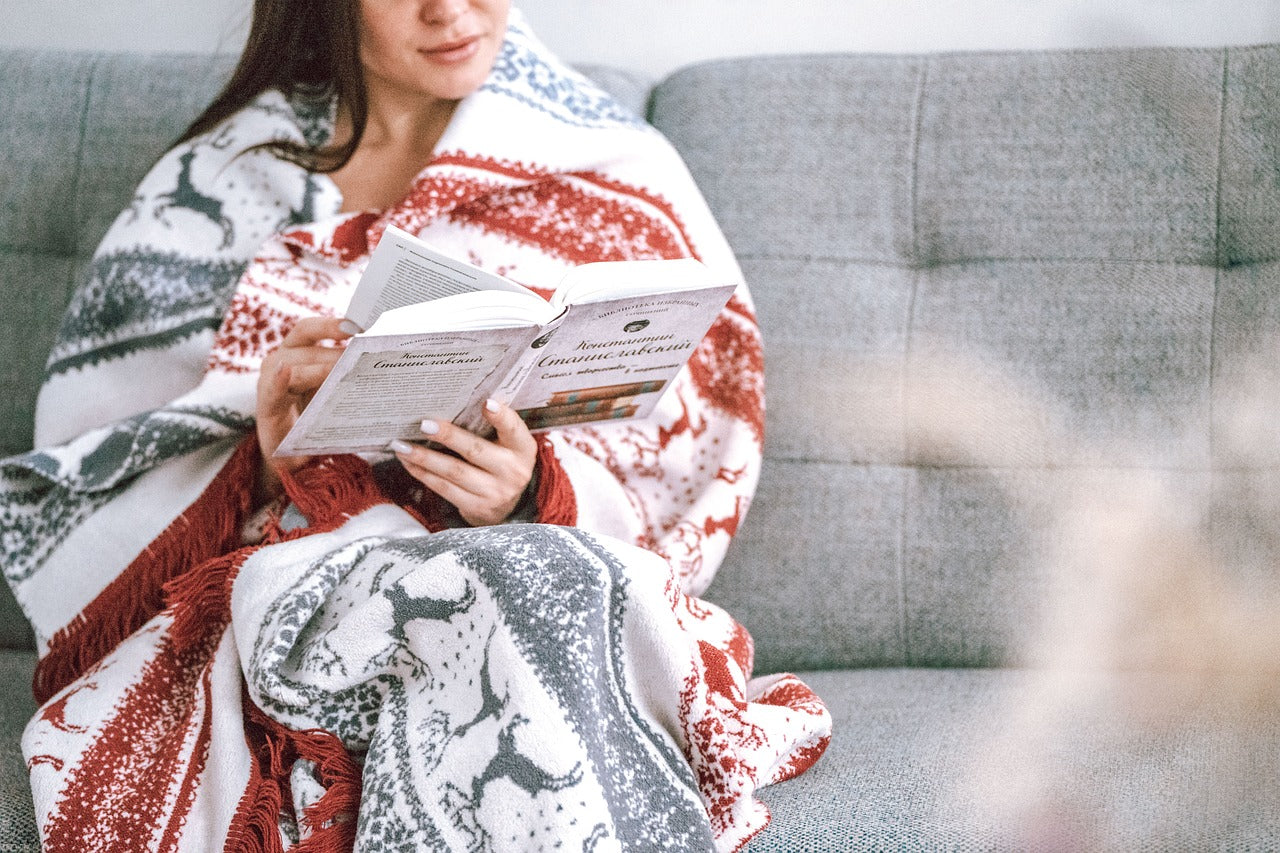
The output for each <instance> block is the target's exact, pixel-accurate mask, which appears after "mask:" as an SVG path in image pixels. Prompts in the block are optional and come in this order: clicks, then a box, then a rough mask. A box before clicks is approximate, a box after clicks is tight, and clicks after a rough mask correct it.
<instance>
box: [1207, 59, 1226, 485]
mask: <svg viewBox="0 0 1280 853" xmlns="http://www.w3.org/2000/svg"><path fill="white" fill-rule="evenodd" d="M1230 73H1231V51H1230V50H1228V49H1226V48H1223V50H1222V94H1221V101H1220V102H1219V104H1218V175H1217V182H1216V189H1217V198H1216V199H1215V200H1214V223H1213V239H1214V246H1213V254H1214V258H1215V259H1216V261H1217V263H1216V264H1215V265H1214V270H1213V305H1212V307H1211V308H1210V309H1209V464H1210V465H1211V466H1212V465H1213V463H1214V462H1216V461H1217V459H1218V429H1217V407H1216V406H1215V405H1214V400H1215V399H1216V397H1217V394H1216V387H1217V377H1216V376H1215V372H1216V370H1217V367H1218V365H1217V358H1216V356H1215V354H1216V353H1217V350H1218V300H1219V298H1220V293H1219V291H1220V288H1221V286H1222V267H1223V264H1224V263H1226V258H1225V257H1224V256H1223V254H1224V252H1223V245H1222V179H1223V172H1224V168H1223V163H1224V161H1225V160H1226V156H1225V148H1226V138H1227V91H1228V86H1227V84H1228V81H1229V79H1230ZM1211 488H1212V487H1211Z"/></svg>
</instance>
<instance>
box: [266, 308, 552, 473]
mask: <svg viewBox="0 0 1280 853" xmlns="http://www.w3.org/2000/svg"><path fill="white" fill-rule="evenodd" d="M533 335H534V330H532V329H530V328H528V327H525V328H517V329H491V330H486V331H483V332H473V333H465V334H459V333H453V332H445V333H438V334H432V335H419V336H398V337H397V336H375V337H365V336H360V335H357V336H356V337H354V338H352V339H351V342H350V344H348V346H347V349H346V351H345V352H344V353H343V354H342V357H341V358H340V359H339V360H338V363H337V365H335V366H334V369H333V371H332V372H331V373H330V374H329V377H328V378H327V379H326V380H325V382H324V384H323V385H321V387H320V390H319V391H317V392H316V395H315V397H314V398H313V399H312V400H311V402H310V403H309V404H308V405H307V407H306V409H304V410H303V412H302V414H301V416H300V417H299V418H298V421H297V423H295V424H294V426H293V429H292V430H290V431H289V434H288V435H287V436H286V437H285V440H284V441H283V442H282V443H281V445H280V448H279V450H277V451H276V452H277V455H280V456H299V455H302V456H305V455H315V454H322V453H355V452H367V451H378V450H384V449H385V448H386V446H387V443H388V442H390V441H391V440H392V439H396V438H399V439H403V440H405V441H421V440H422V439H423V435H422V432H421V430H420V429H419V424H420V423H421V422H422V419H423V418H427V417H430V418H436V419H440V420H447V421H454V422H458V423H459V424H460V425H462V426H464V427H466V428H468V429H473V430H474V429H478V428H483V426H484V422H483V420H481V419H480V417H479V410H480V407H481V406H482V405H483V403H484V400H485V399H486V398H487V397H488V396H490V394H491V393H492V390H493V388H494V387H495V386H496V385H497V384H498V383H499V382H500V381H501V379H502V378H503V377H504V376H505V375H506V374H507V372H508V371H509V370H510V369H511V367H512V365H513V364H514V362H515V360H516V359H517V358H518V357H519V356H520V354H521V353H522V352H523V351H524V350H525V349H526V348H527V346H528V344H529V341H530V339H531V338H532V337H533Z"/></svg>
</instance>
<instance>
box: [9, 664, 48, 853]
mask: <svg viewBox="0 0 1280 853" xmlns="http://www.w3.org/2000/svg"><path fill="white" fill-rule="evenodd" d="M34 670H35V655H34V654H33V653H31V652H26V651H13V650H8V649H4V650H0V684H3V685H4V689H3V690H0V851H3V853H28V851H30V853H37V851H39V850H40V842H39V840H38V839H37V837H36V818H35V810H34V809H33V808H32V806H31V788H30V786H29V785H28V784H27V766H26V764H25V763H24V762H23V760H22V749H21V746H20V745H19V739H20V738H21V736H22V730H23V729H24V728H26V726H27V721H28V720H30V719H31V716H32V715H33V714H35V712H36V706H35V702H34V701H33V700H32V698H31V675H32V673H33V672H34Z"/></svg>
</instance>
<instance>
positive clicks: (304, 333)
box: [281, 317, 351, 347]
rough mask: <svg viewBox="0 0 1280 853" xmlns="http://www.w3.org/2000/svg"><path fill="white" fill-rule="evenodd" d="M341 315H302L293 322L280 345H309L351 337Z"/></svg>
mask: <svg viewBox="0 0 1280 853" xmlns="http://www.w3.org/2000/svg"><path fill="white" fill-rule="evenodd" d="M346 324H347V321H346V320H344V319H343V318H342V317H303V318H302V319H301V320H299V321H298V322H296V323H294V324H293V328H292V329H290V330H289V333H288V334H287V335H285V336H284V341H283V342H282V343H281V346H284V347H311V346H315V345H316V344H318V343H320V342H321V341H341V340H346V339H347V338H349V337H351V333H350V332H349V331H346V329H347V328H349V326H348V325H346Z"/></svg>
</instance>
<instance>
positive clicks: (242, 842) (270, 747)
mask: <svg viewBox="0 0 1280 853" xmlns="http://www.w3.org/2000/svg"><path fill="white" fill-rule="evenodd" d="M244 712H245V738H246V740H247V741H248V743H249V749H250V755H251V756H252V760H253V768H252V771H251V774H250V781H249V785H248V787H247V788H246V790H245V793H244V796H243V797H241V799H240V804H239V806H238V807H237V808H236V814H235V817H234V818H232V822H231V826H230V828H229V829H228V833H227V843H226V845H225V847H224V848H223V851H224V853H277V851H283V842H282V840H281V837H280V816H281V813H282V810H283V808H284V802H285V791H286V786H287V780H288V777H289V773H290V771H291V769H292V767H293V763H294V762H295V761H297V760H298V759H306V760H308V761H311V762H312V763H313V764H314V765H315V767H316V774H317V776H318V777H319V781H320V784H321V785H322V786H323V787H324V789H325V793H324V794H323V795H322V796H321V797H320V799H319V800H317V801H316V802H314V803H312V804H311V805H310V806H308V807H307V809H306V811H305V813H304V814H303V815H302V819H301V820H302V823H303V824H305V826H306V828H307V830H308V831H309V834H307V835H305V837H304V838H303V839H302V840H301V842H299V843H298V844H297V845H296V846H295V847H293V848H292V850H294V851H297V853H348V851H350V850H351V848H352V846H353V845H354V844H355V834H356V814H357V811H358V809H359V807H360V787H361V781H362V777H361V772H360V767H359V765H357V764H356V763H355V761H354V760H353V759H352V758H351V756H350V754H349V753H348V752H347V750H346V748H345V747H344V746H343V745H342V742H341V741H339V740H338V739H337V738H336V737H335V736H333V735H332V734H330V733H328V732H325V731H321V730H319V729H309V730H306V731H294V730H292V729H289V728H286V727H284V726H282V725H281V724H280V723H278V722H276V721H275V720H273V719H271V718H270V717H268V716H267V715H266V713H264V712H263V711H262V709H260V708H258V707H257V706H256V705H254V704H253V702H252V700H251V699H249V697H248V695H247V694H246V695H245V697H244Z"/></svg>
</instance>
